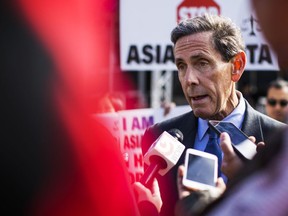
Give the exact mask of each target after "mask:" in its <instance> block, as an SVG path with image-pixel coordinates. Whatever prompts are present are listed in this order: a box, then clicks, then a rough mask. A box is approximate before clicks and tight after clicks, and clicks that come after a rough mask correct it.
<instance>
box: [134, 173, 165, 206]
mask: <svg viewBox="0 0 288 216" xmlns="http://www.w3.org/2000/svg"><path fill="white" fill-rule="evenodd" d="M133 189H134V193H135V196H136V200H137V203H140V202H141V201H149V202H151V203H153V204H154V206H155V207H156V208H157V211H158V212H160V210H161V207H162V204H163V203H162V199H161V194H160V189H159V184H158V181H157V179H156V178H155V179H154V180H153V184H152V187H151V190H150V189H148V188H146V187H145V186H144V185H143V184H141V183H140V182H135V183H134V184H133Z"/></svg>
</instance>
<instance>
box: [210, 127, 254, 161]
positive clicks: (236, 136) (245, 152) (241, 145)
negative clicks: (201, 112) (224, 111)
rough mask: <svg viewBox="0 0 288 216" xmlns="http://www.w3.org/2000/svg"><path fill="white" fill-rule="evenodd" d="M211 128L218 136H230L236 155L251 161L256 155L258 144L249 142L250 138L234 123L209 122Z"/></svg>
mask: <svg viewBox="0 0 288 216" xmlns="http://www.w3.org/2000/svg"><path fill="white" fill-rule="evenodd" d="M209 126H210V127H211V128H212V129H214V131H216V132H217V133H218V134H220V133H222V132H226V133H228V134H229V136H230V139H231V142H232V145H233V147H234V150H235V151H236V153H238V154H239V153H240V156H243V157H244V158H245V159H249V160H251V159H252V158H253V157H254V155H255V154H256V152H257V151H256V144H255V143H253V142H252V141H250V140H249V138H248V136H247V135H246V134H245V133H244V132H242V131H241V130H240V129H239V128H237V127H236V126H235V125H234V124H233V123H232V122H227V121H209Z"/></svg>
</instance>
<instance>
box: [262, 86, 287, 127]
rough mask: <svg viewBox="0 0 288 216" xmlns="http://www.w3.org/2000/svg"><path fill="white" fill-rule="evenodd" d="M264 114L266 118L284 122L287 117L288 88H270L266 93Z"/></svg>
mask: <svg viewBox="0 0 288 216" xmlns="http://www.w3.org/2000/svg"><path fill="white" fill-rule="evenodd" d="M266 113H267V115H268V116H270V117H272V118H274V119H277V120H278V121H282V122H285V118H286V116H287V115H288V88H282V89H277V88H274V87H272V88H270V89H269V90H268V93H267V102H266Z"/></svg>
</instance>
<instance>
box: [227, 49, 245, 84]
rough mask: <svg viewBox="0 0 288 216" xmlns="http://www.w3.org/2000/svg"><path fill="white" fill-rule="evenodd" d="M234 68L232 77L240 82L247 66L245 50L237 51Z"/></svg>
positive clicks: (234, 80) (233, 62) (233, 61)
mask: <svg viewBox="0 0 288 216" xmlns="http://www.w3.org/2000/svg"><path fill="white" fill-rule="evenodd" d="M232 64H233V69H232V76H231V79H232V81H233V82H238V81H239V80H240V78H241V76H242V74H243V72H244V69H245V66H246V54H245V52H243V51H240V52H239V53H237V54H236V55H235V56H234V57H233V59H232Z"/></svg>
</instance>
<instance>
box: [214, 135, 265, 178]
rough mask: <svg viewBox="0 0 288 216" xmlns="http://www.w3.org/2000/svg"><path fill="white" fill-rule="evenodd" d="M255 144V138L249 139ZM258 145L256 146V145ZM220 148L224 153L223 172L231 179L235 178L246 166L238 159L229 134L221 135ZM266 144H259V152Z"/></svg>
mask: <svg viewBox="0 0 288 216" xmlns="http://www.w3.org/2000/svg"><path fill="white" fill-rule="evenodd" d="M249 140H251V141H252V142H253V143H255V141H256V139H255V137H253V136H250V137H249ZM255 145H256V144H255ZM220 146H221V149H222V151H223V153H224V156H223V160H222V165H221V171H222V172H223V173H224V175H226V176H227V177H228V178H229V179H231V178H233V177H234V176H235V174H236V173H237V172H238V170H239V169H240V168H241V167H242V166H243V165H244V162H243V161H242V160H241V159H240V158H239V157H238V155H237V154H236V153H235V152H234V149H233V147H232V144H231V139H230V136H229V135H228V133H226V132H223V133H221V135H220ZM264 146H265V144H264V142H259V143H258V144H257V152H258V151H260V150H261V149H262V148H264Z"/></svg>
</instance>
